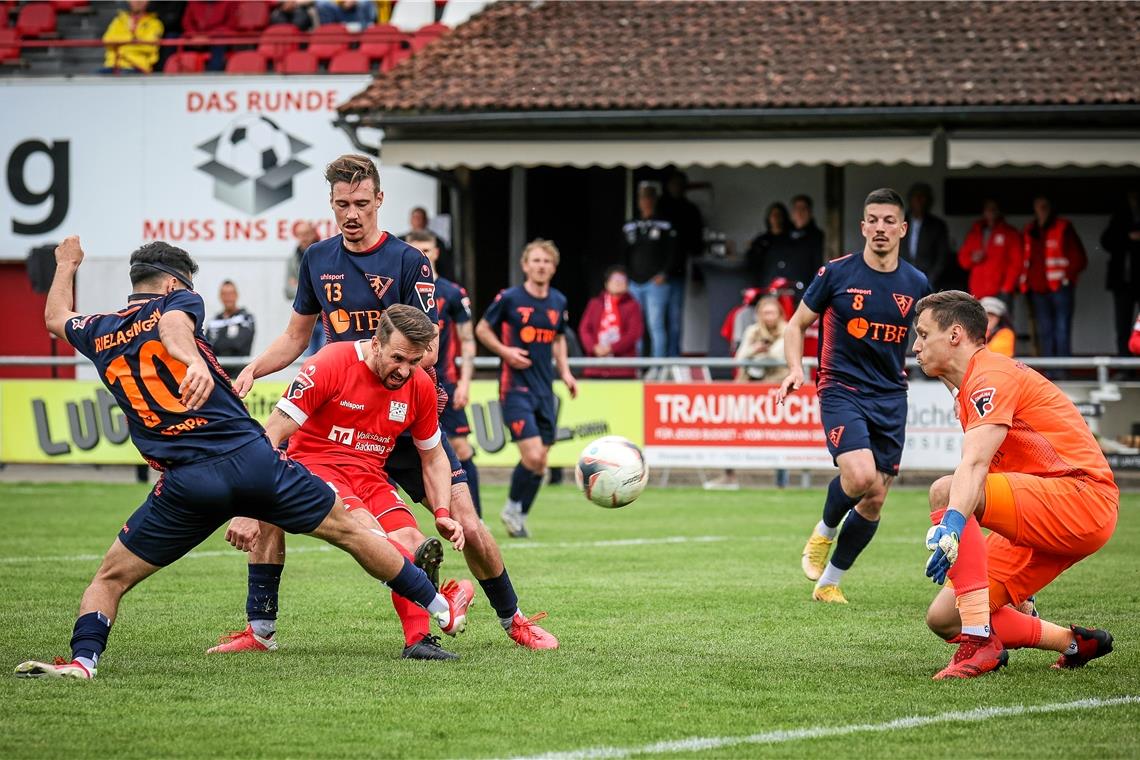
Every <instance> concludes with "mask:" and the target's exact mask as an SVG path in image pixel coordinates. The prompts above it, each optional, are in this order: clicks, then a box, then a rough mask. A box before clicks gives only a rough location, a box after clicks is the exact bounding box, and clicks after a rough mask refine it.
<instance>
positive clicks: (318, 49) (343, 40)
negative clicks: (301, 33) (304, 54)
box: [308, 24, 352, 61]
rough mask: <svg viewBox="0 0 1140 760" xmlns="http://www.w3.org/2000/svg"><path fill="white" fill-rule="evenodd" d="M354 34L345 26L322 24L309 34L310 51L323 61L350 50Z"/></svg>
mask: <svg viewBox="0 0 1140 760" xmlns="http://www.w3.org/2000/svg"><path fill="white" fill-rule="evenodd" d="M350 42H352V34H351V33H349V31H348V27H346V26H345V25H344V24H322V25H321V26H318V27H317V28H316V29H314V30H313V31H311V32H309V47H308V51H309V52H310V53H312V54H313V55H315V56H316V57H317V58H319V59H320V60H322V61H327V60H328V59H329V58H332V57H333V56H334V55H336V54H337V53H340V52H343V51H345V50H348V45H349V43H350Z"/></svg>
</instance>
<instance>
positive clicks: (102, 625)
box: [71, 612, 111, 665]
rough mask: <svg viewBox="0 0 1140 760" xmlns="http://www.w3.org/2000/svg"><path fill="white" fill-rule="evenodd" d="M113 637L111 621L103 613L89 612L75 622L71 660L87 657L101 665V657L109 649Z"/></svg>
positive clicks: (72, 634)
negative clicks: (110, 639) (108, 645)
mask: <svg viewBox="0 0 1140 760" xmlns="http://www.w3.org/2000/svg"><path fill="white" fill-rule="evenodd" d="M110 635H111V621H110V620H109V619H108V618H107V616H106V615H104V614H103V613H102V612H88V613H87V614H86V615H81V616H80V617H79V618H78V619H77V620H76V621H75V629H74V630H73V631H72V633H71V659H73V660H74V659H75V658H76V657H86V658H87V659H89V660H91V661H92V662H94V663H95V664H96V665H98V664H99V655H101V654H103V650H104V649H106V648H107V637H108V636H110Z"/></svg>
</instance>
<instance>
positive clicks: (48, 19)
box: [16, 3, 56, 37]
mask: <svg viewBox="0 0 1140 760" xmlns="http://www.w3.org/2000/svg"><path fill="white" fill-rule="evenodd" d="M16 30H17V31H18V32H19V33H20V36H21V37H45V36H52V35H54V34H55V33H56V27H55V8H53V7H51V4H50V3H28V4H27V5H25V6H24V7H22V8H20V15H19V16H17V17H16Z"/></svg>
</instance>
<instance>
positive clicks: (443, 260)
mask: <svg viewBox="0 0 1140 760" xmlns="http://www.w3.org/2000/svg"><path fill="white" fill-rule="evenodd" d="M428 222H429V219H428V212H427V209H426V208H424V207H423V206H416V207H415V208H414V209H412V212H411V214H409V215H408V224H410V225H411V229H410V230H408V231H407V232H405V233H404V234H403V235H400V240H407V239H408V236H409V235H411V234H412V233H413V232H426V233H427V234H429V235H431V236H433V237H434V238H435V242H436V246H437V247H438V248H439V260H438V261H436V265H435V271H436V272H438V273H439V276H440V277H443V278H444V279H448V280H451V281H452V282H455V267H453V266H452V262H451V249H450V248H449V247H448V245H447V243H446V242H445V241H444V239H443V238H442V237H440V236H439V235H438V234H436V233H435V232H434V231H433V230H432V229H431V227H430V226H428Z"/></svg>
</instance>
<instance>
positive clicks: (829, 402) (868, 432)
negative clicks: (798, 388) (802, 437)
mask: <svg viewBox="0 0 1140 760" xmlns="http://www.w3.org/2000/svg"><path fill="white" fill-rule="evenodd" d="M819 410H820V416H821V417H822V418H823V433H824V435H825V436H826V437H827V450H828V451H830V452H831V458H832V460H835V459H837V458H838V457H839V455H840V454H846V453H847V452H848V451H855V450H857V449H870V450H871V454H872V455H873V456H874V457H875V469H877V470H879V472H885V473H887V474H888V475H898V474H899V463H900V462H902V452H903V444H904V443H905V442H906V414H907V403H906V394H905V393H900V394H897V395H892V396H869V395H868V396H864V395H859V394H856V393H851V392H850V391H846V390H843V389H842V388H827V389H825V390H824V391H823V392H822V393H820V394H819Z"/></svg>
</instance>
